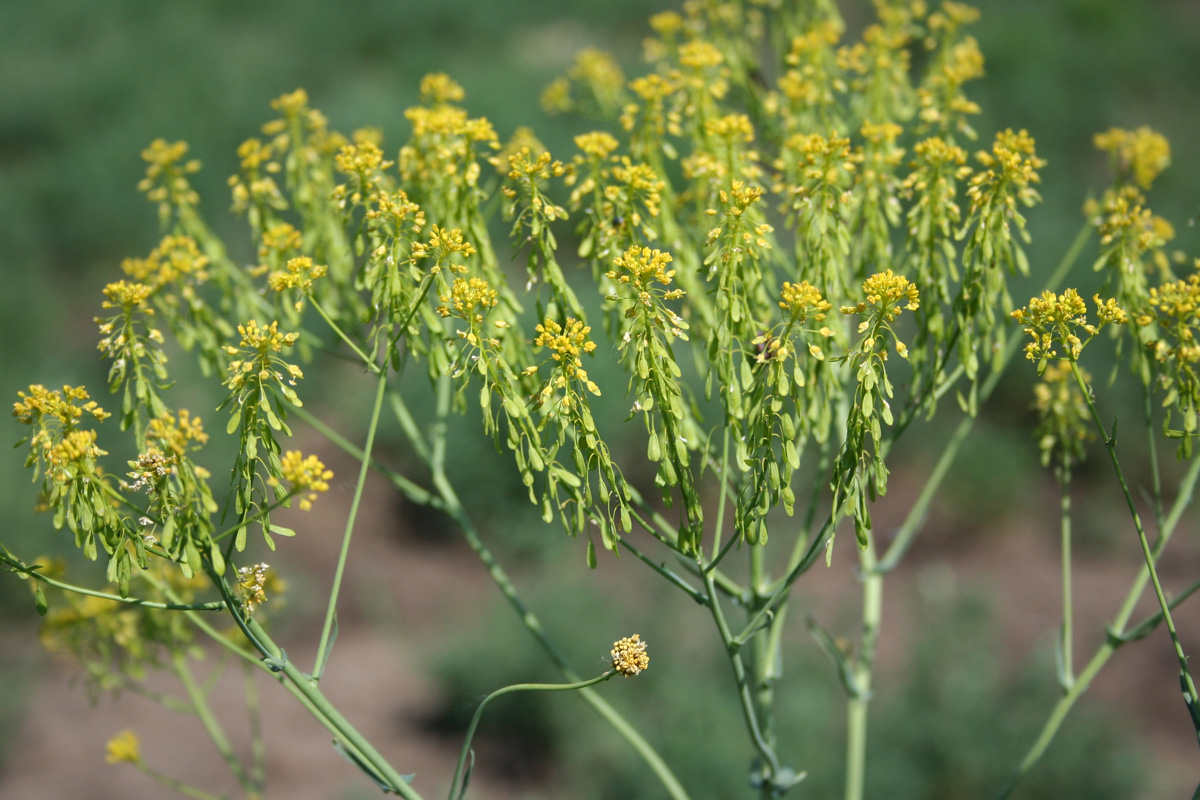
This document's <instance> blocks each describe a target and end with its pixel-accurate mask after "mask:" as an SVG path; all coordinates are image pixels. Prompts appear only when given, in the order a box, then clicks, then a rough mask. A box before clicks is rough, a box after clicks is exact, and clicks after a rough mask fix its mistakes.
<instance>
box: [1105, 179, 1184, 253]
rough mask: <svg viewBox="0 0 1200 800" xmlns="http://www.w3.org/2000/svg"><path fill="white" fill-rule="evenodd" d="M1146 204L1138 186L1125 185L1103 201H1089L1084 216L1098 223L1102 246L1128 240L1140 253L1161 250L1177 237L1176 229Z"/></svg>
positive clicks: (1106, 196) (1106, 195) (1108, 193)
mask: <svg viewBox="0 0 1200 800" xmlns="http://www.w3.org/2000/svg"><path fill="white" fill-rule="evenodd" d="M1144 203H1145V198H1144V197H1143V196H1142V193H1141V192H1139V191H1138V190H1137V189H1136V188H1135V187H1133V186H1122V187H1120V188H1117V189H1114V190H1110V191H1106V192H1105V193H1104V196H1103V197H1102V198H1101V199H1100V201H1099V202H1096V201H1094V200H1092V201H1088V203H1086V204H1085V205H1084V213H1086V214H1087V215H1088V216H1089V217H1091V218H1092V220H1093V221H1094V223H1095V225H1096V229H1097V231H1098V232H1099V233H1100V244H1101V245H1103V246H1105V247H1107V246H1109V245H1111V244H1112V243H1113V242H1116V241H1121V240H1125V241H1126V242H1127V243H1128V244H1131V245H1132V246H1133V247H1134V248H1135V249H1136V250H1137V251H1139V252H1145V251H1147V250H1157V249H1158V248H1161V247H1163V246H1165V245H1166V243H1167V242H1169V241H1171V240H1172V239H1174V238H1175V228H1174V227H1172V225H1171V223H1169V222H1167V221H1166V220H1165V219H1163V218H1162V217H1159V216H1156V215H1155V214H1154V212H1152V211H1151V210H1150V209H1148V208H1146V207H1145V206H1144V205H1143V204H1144Z"/></svg>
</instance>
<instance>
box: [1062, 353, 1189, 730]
mask: <svg viewBox="0 0 1200 800" xmlns="http://www.w3.org/2000/svg"><path fill="white" fill-rule="evenodd" d="M1067 363H1069V364H1070V365H1071V374H1072V375H1074V376H1075V382H1076V383H1077V384H1078V385H1079V390H1080V391H1081V392H1082V393H1083V397H1084V400H1086V401H1087V406H1088V411H1090V412H1091V415H1092V422H1093V423H1094V424H1095V425H1096V428H1097V430H1099V431H1100V435H1101V436H1103V437H1104V447H1105V449H1106V450H1107V451H1108V457H1109V461H1111V462H1112V465H1113V470H1114V471H1115V472H1116V475H1117V481H1118V482H1119V483H1120V484H1121V492H1122V494H1124V496H1125V505H1126V506H1128V507H1129V515H1130V516H1131V517H1132V518H1133V526H1134V527H1135V528H1136V529H1137V534H1138V542H1139V543H1140V544H1141V546H1142V555H1143V556H1144V557H1145V559H1146V569H1147V571H1149V573H1150V583H1151V584H1152V585H1153V586H1154V595H1155V597H1156V598H1158V607H1159V608H1160V609H1162V614H1163V622H1165V623H1166V626H1167V632H1168V633H1169V634H1170V635H1171V643H1172V644H1173V645H1174V647H1175V658H1176V659H1177V660H1178V661H1179V675H1180V680H1181V682H1182V683H1183V686H1184V691H1185V698H1184V699H1185V701H1189V700H1190V702H1188V708H1189V711H1191V713H1192V716H1195V713H1196V709H1197V708H1200V696H1197V693H1196V684H1195V682H1194V681H1193V680H1192V675H1191V673H1190V672H1188V666H1187V656H1185V655H1184V653H1183V645H1182V644H1181V643H1180V641H1179V634H1177V633H1176V632H1175V621H1174V620H1173V619H1171V608H1170V606H1169V604H1168V603H1167V599H1166V597H1165V596H1164V595H1163V590H1162V585H1161V584H1160V583H1159V581H1158V571H1157V570H1156V569H1155V568H1154V563H1155V561H1156V560H1157V559H1156V558H1155V556H1154V554H1153V553H1152V552H1151V550H1150V543H1149V542H1148V541H1147V540H1146V531H1145V530H1144V529H1143V528H1142V518H1141V516H1140V515H1139V514H1138V512H1137V507H1136V506H1134V504H1133V496H1132V495H1131V494H1130V492H1129V484H1128V483H1126V481H1125V473H1124V472H1123V471H1122V470H1121V462H1120V461H1119V460H1118V459H1117V442H1116V432H1115V430H1116V425H1115V423H1114V426H1113V429H1114V432H1113V433H1111V434H1110V433H1109V432H1108V431H1106V430H1105V428H1104V423H1103V422H1101V421H1100V412H1099V411H1097V410H1096V402H1095V400H1094V399H1093V398H1092V390H1091V387H1090V386H1088V385H1087V382H1086V381H1085V380H1084V379H1083V374H1082V373H1081V372H1080V371H1079V365H1078V364H1077V363H1076V362H1075V361H1074V360H1068V362H1067ZM1196 734H1197V737H1198V738H1200V726H1197V729H1196Z"/></svg>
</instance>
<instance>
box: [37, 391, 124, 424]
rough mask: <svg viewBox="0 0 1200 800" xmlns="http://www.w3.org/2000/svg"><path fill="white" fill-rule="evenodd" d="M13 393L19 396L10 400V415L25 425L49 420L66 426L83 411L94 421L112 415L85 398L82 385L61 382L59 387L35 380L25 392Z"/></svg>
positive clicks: (76, 419) (74, 420) (75, 419)
mask: <svg viewBox="0 0 1200 800" xmlns="http://www.w3.org/2000/svg"><path fill="white" fill-rule="evenodd" d="M17 397H19V398H20V400H18V401H17V402H15V403H13V416H14V417H16V418H17V421H19V422H21V423H23V424H25V425H39V426H40V425H42V424H43V422H45V421H53V422H57V423H58V424H59V425H61V426H62V427H64V428H68V429H69V428H71V427H73V426H74V425H75V423H76V422H78V421H79V419H80V417H82V416H83V415H84V414H91V415H92V417H93V418H94V419H95V420H96V421H97V422H103V421H104V420H106V419H108V418H109V417H111V416H112V415H111V414H109V413H108V412H107V411H105V410H104V409H102V408H100V406H99V405H97V403H96V401H95V400H89V399H88V393H87V389H85V388H83V387H82V386H63V388H62V389H61V390H59V389H47V388H46V387H45V386H42V385H41V384H40V383H35V384H33V385H31V386H30V387H29V393H28V394H26V393H25V392H17ZM47 418H49V420H48V419H47Z"/></svg>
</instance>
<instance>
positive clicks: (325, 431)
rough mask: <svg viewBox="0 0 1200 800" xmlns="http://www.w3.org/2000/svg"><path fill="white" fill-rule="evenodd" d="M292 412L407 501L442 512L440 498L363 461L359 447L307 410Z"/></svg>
mask: <svg viewBox="0 0 1200 800" xmlns="http://www.w3.org/2000/svg"><path fill="white" fill-rule="evenodd" d="M389 396H390V395H389ZM292 412H293V413H294V414H296V416H298V417H300V418H301V419H302V420H304V421H305V422H306V423H308V424H309V425H310V426H312V428H313V430H315V431H316V432H317V433H319V434H321V435H322V436H324V437H325V438H326V439H328V440H329V441H330V442H332V443H333V444H335V445H337V446H338V447H339V448H341V450H342V451H343V452H345V453H347V454H348V455H350V456H351V457H352V458H353V459H354V460H355V461H364V460H365V461H367V462H369V463H370V465H371V469H373V470H375V471H376V472H378V473H379V474H380V475H383V476H384V477H385V478H387V479H388V480H389V481H391V483H392V485H393V486H395V487H396V488H397V489H399V490H400V492H401V493H403V494H404V496H405V497H407V498H408V499H409V500H411V501H413V502H414V503H417V504H418V505H422V506H429V507H430V508H436V509H438V510H444V509H443V507H442V501H441V498H439V497H436V496H434V495H433V494H432V493H430V492H429V490H428V489H425V488H424V487H422V486H418V485H417V484H415V483H413V482H412V481H410V480H409V479H408V478H406V477H404V476H403V475H401V474H400V473H399V472H396V471H395V470H394V469H391V468H390V467H387V466H384V465H383V464H380V463H379V462H378V461H376V460H375V459H373V458H368V459H364V458H363V455H364V454H363V451H362V449H361V448H360V447H358V445H355V444H354V443H352V442H351V441H350V440H349V439H347V438H346V437H344V436H342V435H341V434H340V433H338V432H337V431H335V430H334V429H333V428H331V427H329V426H328V425H326V424H325V423H324V422H323V421H322V420H321V419H320V417H317V416H316V415H315V414H313V413H312V412H311V411H309V410H308V409H306V408H296V409H292ZM422 444H424V443H422ZM422 458H426V457H425V456H422Z"/></svg>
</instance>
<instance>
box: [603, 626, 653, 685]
mask: <svg viewBox="0 0 1200 800" xmlns="http://www.w3.org/2000/svg"><path fill="white" fill-rule="evenodd" d="M611 655H612V668H613V669H614V670H616V671H617V672H619V673H621V674H622V675H624V676H625V677H626V678H630V677H633V676H634V675H637V674H639V673H641V671H642V670H644V669H649V667H650V656H649V655H647V654H646V643H645V642H643V641H642V640H641V636H639V635H638V634H636V633H635V634H634V635H633V636H626V637H625V638H624V639H620V640H618V641H616V642H613V649H612V653H611Z"/></svg>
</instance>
